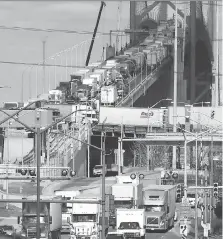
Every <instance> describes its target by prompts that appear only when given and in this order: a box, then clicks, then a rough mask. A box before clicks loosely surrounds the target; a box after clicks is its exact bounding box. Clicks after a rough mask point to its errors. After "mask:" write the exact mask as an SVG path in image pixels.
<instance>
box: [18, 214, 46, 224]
mask: <svg viewBox="0 0 223 239" xmlns="http://www.w3.org/2000/svg"><path fill="white" fill-rule="evenodd" d="M36 218H37V217H36V216H25V217H24V219H23V220H24V222H25V223H36V221H37V220H36ZM45 222H46V219H45V217H44V216H41V217H40V223H45Z"/></svg>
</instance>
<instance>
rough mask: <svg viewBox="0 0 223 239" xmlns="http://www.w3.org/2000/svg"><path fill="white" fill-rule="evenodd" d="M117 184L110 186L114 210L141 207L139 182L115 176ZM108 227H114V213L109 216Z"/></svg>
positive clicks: (141, 186) (140, 186)
mask: <svg viewBox="0 0 223 239" xmlns="http://www.w3.org/2000/svg"><path fill="white" fill-rule="evenodd" d="M116 178H117V183H116V184H113V185H112V195H113V196H114V205H115V209H118V208H126V209H131V208H138V207H139V206H140V205H142V188H143V185H142V184H141V183H139V181H136V180H132V179H131V178H130V177H129V176H127V177H126V176H117V177H116ZM110 226H112V227H113V228H114V227H115V226H116V212H114V214H113V215H111V216H110Z"/></svg>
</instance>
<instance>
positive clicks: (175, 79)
mask: <svg viewBox="0 0 223 239" xmlns="http://www.w3.org/2000/svg"><path fill="white" fill-rule="evenodd" d="M175 6H176V9H175V39H174V83H173V84H174V85H173V132H177V80H178V79H177V78H178V74H177V73H178V72H177V70H178V69H177V64H178V59H177V55H178V54H177V36H178V31H177V30H178V29H177V23H178V22H177V15H178V14H177V11H178V7H177V1H176V3H175ZM176 158H177V157H176V146H173V160H172V168H173V169H176Z"/></svg>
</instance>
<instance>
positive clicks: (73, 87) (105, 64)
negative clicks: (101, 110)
mask: <svg viewBox="0 0 223 239" xmlns="http://www.w3.org/2000/svg"><path fill="white" fill-rule="evenodd" d="M173 26H174V24H173V21H168V22H167V21H161V22H160V25H159V26H158V27H157V28H156V29H152V30H151V31H150V32H151V33H150V34H149V36H148V37H146V38H145V39H143V40H142V41H141V42H140V43H139V44H137V45H134V46H133V47H130V48H128V49H125V50H122V51H121V52H120V54H119V55H115V51H113V50H111V52H112V54H108V56H107V59H106V60H105V61H102V62H95V63H91V64H89V65H88V66H87V67H85V68H78V69H76V71H75V72H73V73H72V74H71V76H70V80H69V81H64V82H60V84H59V86H58V87H57V88H56V89H54V90H51V91H49V97H48V101H49V103H53V104H62V103H68V104H76V103H85V102H89V101H92V100H100V103H101V104H102V105H114V104H115V103H116V102H117V101H118V100H119V99H120V98H121V97H123V96H125V95H126V94H128V91H129V88H130V87H129V85H130V81H131V80H132V77H134V76H136V75H137V74H138V73H140V72H141V71H145V68H146V67H147V70H148V74H149V73H150V72H151V70H153V69H155V68H156V66H157V65H159V64H161V62H162V61H163V60H164V59H165V58H166V57H167V56H168V55H169V54H170V52H171V48H172V39H173V36H174V34H173V33H174V27H173ZM169 41H170V42H169ZM108 48H112V47H111V46H110V47H108ZM66 80H67V79H66Z"/></svg>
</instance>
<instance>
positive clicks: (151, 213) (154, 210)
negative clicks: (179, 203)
mask: <svg viewBox="0 0 223 239" xmlns="http://www.w3.org/2000/svg"><path fill="white" fill-rule="evenodd" d="M142 197H143V207H144V209H145V217H146V229H147V230H162V231H166V230H168V229H169V228H170V227H173V226H174V217H175V211H176V200H175V199H176V186H175V185H159V187H157V186H156V185H150V186H148V187H147V188H144V189H143V190H142Z"/></svg>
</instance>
